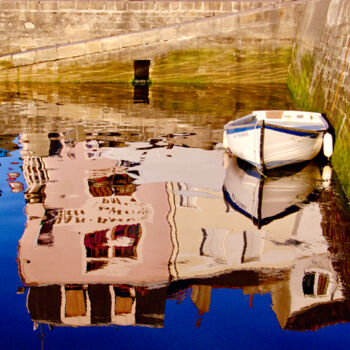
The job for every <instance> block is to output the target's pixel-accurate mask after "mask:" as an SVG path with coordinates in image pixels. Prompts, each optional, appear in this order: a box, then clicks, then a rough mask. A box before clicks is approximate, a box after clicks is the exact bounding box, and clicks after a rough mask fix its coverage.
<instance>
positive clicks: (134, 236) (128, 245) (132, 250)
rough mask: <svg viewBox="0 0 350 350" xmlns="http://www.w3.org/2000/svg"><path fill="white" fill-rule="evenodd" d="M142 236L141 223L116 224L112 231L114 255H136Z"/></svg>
mask: <svg viewBox="0 0 350 350" xmlns="http://www.w3.org/2000/svg"><path fill="white" fill-rule="evenodd" d="M140 236H141V226H140V225H139V224H136V225H120V226H116V227H115V228H114V229H113V232H112V240H113V243H112V244H113V246H114V256H115V257H123V258H133V257H136V256H137V251H136V248H137V244H138V242H139V239H140Z"/></svg>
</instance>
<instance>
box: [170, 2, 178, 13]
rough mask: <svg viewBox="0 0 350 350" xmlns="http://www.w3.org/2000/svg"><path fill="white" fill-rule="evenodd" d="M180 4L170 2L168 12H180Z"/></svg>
mask: <svg viewBox="0 0 350 350" xmlns="http://www.w3.org/2000/svg"><path fill="white" fill-rule="evenodd" d="M180 5H181V4H180V2H179V1H172V2H170V8H169V10H170V11H179V10H180V7H181V6H180Z"/></svg>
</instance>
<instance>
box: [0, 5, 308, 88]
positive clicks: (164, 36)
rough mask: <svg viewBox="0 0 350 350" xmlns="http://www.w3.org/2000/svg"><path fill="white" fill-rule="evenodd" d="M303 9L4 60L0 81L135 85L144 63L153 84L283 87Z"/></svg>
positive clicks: (269, 10)
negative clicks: (137, 65)
mask: <svg viewBox="0 0 350 350" xmlns="http://www.w3.org/2000/svg"><path fill="white" fill-rule="evenodd" d="M304 3H305V2H304V1H298V2H289V3H287V4H285V5H281V6H269V7H267V6H264V7H260V8H257V9H252V10H247V11H239V12H235V13H232V14H227V15H221V16H213V17H210V18H205V19H199V20H195V21H191V22H182V23H178V24H173V25H167V26H162V27H159V28H153V29H149V30H143V31H138V32H131V33H125V34H119V35H114V36H109V37H103V38H95V39H88V40H83V41H77V42H72V43H69V44H62V45H55V46H49V47H41V48H37V49H31V50H27V51H23V52H20V53H14V54H9V55H3V56H1V57H0V81H18V82H23V81H25V82H38V81H40V82H47V81H50V82H84V81H85V82H87V81H90V82H91V81H94V82H119V83H120V82H127V83H131V81H132V79H133V75H134V72H133V61H134V60H144V59H146V60H150V61H151V62H150V63H151V79H152V81H154V82H167V83H174V82H186V83H213V82H215V83H222V82H225V83H237V82H250V83H256V82H263V83H268V82H285V81H286V77H287V68H288V63H289V62H290V54H291V49H292V44H293V42H294V38H295V36H296V33H297V30H298V25H299V19H300V18H301V14H302V12H303V8H304ZM252 72H253V73H252Z"/></svg>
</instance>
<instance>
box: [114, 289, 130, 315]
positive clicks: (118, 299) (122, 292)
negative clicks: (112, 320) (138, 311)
mask: <svg viewBox="0 0 350 350" xmlns="http://www.w3.org/2000/svg"><path fill="white" fill-rule="evenodd" d="M113 289H114V295H115V310H114V313H115V315H121V314H130V313H131V312H132V305H133V302H134V299H135V298H134V297H133V296H131V293H130V288H129V287H114V288H113Z"/></svg>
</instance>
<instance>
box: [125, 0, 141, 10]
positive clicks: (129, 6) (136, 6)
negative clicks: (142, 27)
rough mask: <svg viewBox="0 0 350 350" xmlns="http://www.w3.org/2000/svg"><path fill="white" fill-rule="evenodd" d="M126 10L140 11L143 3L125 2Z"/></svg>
mask: <svg viewBox="0 0 350 350" xmlns="http://www.w3.org/2000/svg"><path fill="white" fill-rule="evenodd" d="M127 10H129V11H140V10H143V3H142V2H141V1H132V2H129V1H128V2H127Z"/></svg>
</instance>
